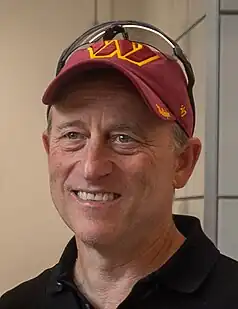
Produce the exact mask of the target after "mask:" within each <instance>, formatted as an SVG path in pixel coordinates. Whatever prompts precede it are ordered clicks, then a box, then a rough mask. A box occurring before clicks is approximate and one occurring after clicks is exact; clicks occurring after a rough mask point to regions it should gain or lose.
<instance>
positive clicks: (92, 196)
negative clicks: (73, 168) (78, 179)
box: [73, 191, 120, 202]
mask: <svg viewBox="0 0 238 309" xmlns="http://www.w3.org/2000/svg"><path fill="white" fill-rule="evenodd" d="M73 192H74V194H75V195H76V196H77V197H78V198H79V199H80V200H83V201H97V202H108V201H114V200H116V199H118V198H119V197H120V195H119V194H116V193H112V192H95V193H93V192H86V191H73Z"/></svg>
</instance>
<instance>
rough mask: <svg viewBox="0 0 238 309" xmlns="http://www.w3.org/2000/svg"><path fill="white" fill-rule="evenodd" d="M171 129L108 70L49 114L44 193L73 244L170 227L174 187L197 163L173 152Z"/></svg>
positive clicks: (80, 86) (124, 237) (78, 88)
mask: <svg viewBox="0 0 238 309" xmlns="http://www.w3.org/2000/svg"><path fill="white" fill-rule="evenodd" d="M99 76H100V77H99ZM172 126H173V124H172V123H171V122H167V121H162V120H160V119H158V117H157V116H156V115H155V114H153V113H152V112H151V111H150V110H149V108H148V107H147V105H146V104H145V103H144V102H143V100H142V98H141V97H140V96H139V95H138V93H137V91H136V90H135V89H134V88H133V86H132V85H131V84H130V83H129V81H127V80H126V79H125V78H124V77H122V76H121V75H120V74H119V73H117V72H116V71H113V70H109V71H105V72H103V73H100V75H97V73H92V74H90V73H89V74H87V77H86V75H85V77H84V79H83V80H81V81H80V82H78V83H75V84H74V85H73V86H72V87H70V88H68V89H67V91H66V93H65V95H64V98H63V99H62V101H60V102H59V103H58V104H57V105H55V106H54V107H52V127H51V131H50V133H46V132H45V133H44V135H43V140H44V145H45V148H46V150H47V153H48V162H49V174H50V187H51V194H52V199H53V202H54V204H55V206H56V208H57V210H58V212H59V214H60V216H61V217H62V218H63V220H64V221H65V223H66V224H67V225H68V226H69V227H70V229H72V231H73V232H74V233H75V234H76V236H77V238H78V239H80V240H82V241H84V242H86V243H88V244H91V245H96V244H101V245H108V244H112V243H115V242H118V241H125V240H128V241H129V239H130V237H139V234H140V233H143V234H145V233H150V232H151V231H152V230H153V231H154V230H156V228H157V227H158V226H159V225H161V224H163V223H164V224H166V223H167V222H169V220H171V213H172V201H173V195H174V188H175V187H176V186H177V187H182V186H183V185H184V184H185V183H186V181H187V180H188V178H189V176H190V175H191V173H192V170H193V167H194V165H195V161H196V160H197V157H196V159H194V155H193V152H192V151H191V147H190V148H189V149H190V150H189V151H188V153H187V154H186V155H183V156H182V155H178V154H177V153H176V152H175V151H174V147H173V137H172V132H173V130H172ZM147 235H148V234H147Z"/></svg>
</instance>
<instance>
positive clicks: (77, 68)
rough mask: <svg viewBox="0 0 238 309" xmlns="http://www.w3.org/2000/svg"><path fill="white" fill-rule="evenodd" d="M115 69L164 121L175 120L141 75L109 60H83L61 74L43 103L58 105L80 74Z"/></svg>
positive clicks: (53, 82)
mask: <svg viewBox="0 0 238 309" xmlns="http://www.w3.org/2000/svg"><path fill="white" fill-rule="evenodd" d="M105 67H111V68H114V69H116V70H118V71H120V72H121V73H123V75H125V77H127V78H128V79H129V80H130V81H131V82H132V84H133V85H134V86H135V88H136V89H137V91H138V92H139V94H140V95H141V96H142V98H143V99H144V101H145V103H146V104H147V105H148V106H149V107H150V108H152V110H153V111H154V112H155V113H156V114H157V115H158V116H159V117H160V118H161V119H163V120H175V117H174V115H172V114H171V112H168V108H167V106H166V105H165V104H164V103H163V102H162V100H161V99H160V98H159V97H158V95H157V94H156V93H155V92H154V91H153V90H152V89H151V88H150V87H149V86H148V85H147V84H146V83H145V81H143V80H142V79H141V78H140V76H139V75H137V74H135V73H134V72H131V71H130V70H129V69H128V68H127V67H125V66H123V65H121V64H120V63H115V62H112V61H110V60H107V59H100V60H93V59H90V60H88V59H87V60H83V61H80V62H79V63H77V64H75V65H74V66H73V67H70V68H68V69H66V70H65V71H63V72H62V73H60V74H59V75H58V76H57V77H56V78H55V79H54V80H53V81H52V82H51V83H50V85H49V86H48V88H47V89H46V91H45V93H44V95H43V98H42V102H43V103H44V104H46V105H54V104H57V101H58V100H59V99H60V94H61V93H62V89H63V88H64V87H66V86H67V85H68V84H69V83H70V82H72V81H73V80H74V79H75V78H76V77H78V76H79V74H83V73H84V72H85V71H88V70H91V69H94V68H105Z"/></svg>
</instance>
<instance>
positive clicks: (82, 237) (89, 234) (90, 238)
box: [73, 223, 117, 247]
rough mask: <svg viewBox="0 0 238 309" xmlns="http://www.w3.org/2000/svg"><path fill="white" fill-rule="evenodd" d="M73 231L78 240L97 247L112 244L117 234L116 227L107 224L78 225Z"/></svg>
mask: <svg viewBox="0 0 238 309" xmlns="http://www.w3.org/2000/svg"><path fill="white" fill-rule="evenodd" d="M73 232H74V234H75V236H76V238H77V240H78V241H81V242H83V243H84V244H86V245H88V246H91V247H96V246H100V245H110V244H113V243H115V242H116V239H117V235H116V231H115V229H112V227H110V226H106V224H102V223H101V224H100V223H99V224H98V223H91V224H87V226H82V225H81V226H80V227H79V226H77V227H75V228H74V229H73Z"/></svg>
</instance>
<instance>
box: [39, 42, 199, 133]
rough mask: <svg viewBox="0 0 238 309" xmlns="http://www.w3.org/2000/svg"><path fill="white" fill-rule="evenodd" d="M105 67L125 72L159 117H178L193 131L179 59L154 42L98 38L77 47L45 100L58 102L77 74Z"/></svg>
mask: <svg viewBox="0 0 238 309" xmlns="http://www.w3.org/2000/svg"><path fill="white" fill-rule="evenodd" d="M105 67H111V68H114V69H116V70H118V71H120V72H121V73H123V74H124V75H125V77H126V78H128V79H129V80H130V81H131V82H132V84H133V85H134V86H135V87H136V89H137V90H138V92H139V93H140V95H141V96H142V98H143V99H144V101H145V103H146V104H147V105H148V106H149V108H151V109H152V110H153V111H154V112H155V114H156V115H157V116H158V117H159V118H160V119H163V120H165V121H176V122H177V123H178V124H179V126H180V127H181V128H182V129H183V130H184V132H185V133H186V134H187V135H188V136H189V137H191V136H192V135H193V128H194V114H193V113H194V112H193V109H192V106H191V104H190V99H189V95H188V91H187V80H186V77H185V75H184V72H183V70H182V68H181V66H180V65H179V63H178V62H177V61H176V60H175V59H173V58H172V57H169V56H168V55H166V54H163V53H162V52H160V51H159V50H156V49H154V48H152V47H151V46H148V45H146V44H144V43H138V42H134V41H130V40H126V39H121V40H115V39H114V40H107V41H98V42H95V43H92V44H90V45H88V46H86V47H83V48H79V49H77V50H76V51H74V52H73V53H72V54H71V55H70V56H69V58H68V59H67V61H66V62H65V65H64V67H63V68H62V69H61V71H60V72H59V74H58V75H57V76H56V77H55V79H54V80H53V81H52V82H51V83H50V84H49V86H48V88H47V89H46V91H45V93H44V95H43V98H42V101H43V103H44V104H46V105H54V104H57V100H59V99H60V93H62V89H63V88H64V87H65V86H66V85H68V84H70V82H72V81H73V79H74V78H76V77H78V76H79V75H80V74H84V72H85V71H87V70H93V69H94V68H105Z"/></svg>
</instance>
